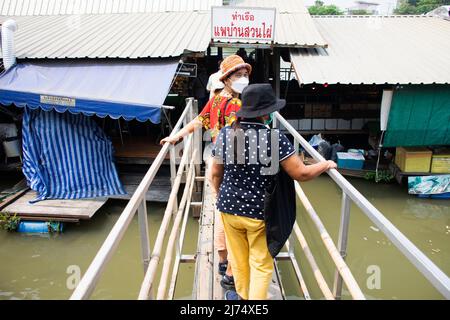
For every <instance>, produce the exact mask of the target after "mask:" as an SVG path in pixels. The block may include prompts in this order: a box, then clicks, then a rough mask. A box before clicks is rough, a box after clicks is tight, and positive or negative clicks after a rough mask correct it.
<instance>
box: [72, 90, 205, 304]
mask: <svg viewBox="0 0 450 320" xmlns="http://www.w3.org/2000/svg"><path fill="white" fill-rule="evenodd" d="M197 110H198V107H197V101H196V100H194V99H193V98H189V99H187V100H186V107H185V109H184V111H183V113H182V115H181V116H180V119H179V120H178V122H177V123H176V125H175V127H174V128H173V130H172V132H171V135H174V134H175V133H177V132H178V131H179V130H180V128H181V126H182V125H183V124H184V125H186V123H188V122H189V121H190V120H192V119H193V118H194V117H195V116H196V114H197ZM199 138H200V137H199V135H198V134H196V135H190V136H189V137H188V138H187V139H186V140H185V141H183V144H184V146H183V156H182V158H181V161H180V163H179V166H178V170H177V169H176V163H175V156H176V154H175V148H174V146H172V145H170V143H165V144H164V145H163V146H162V148H161V150H160V152H159V153H158V155H157V157H156V158H155V160H154V161H153V163H152V165H151V166H150V168H149V170H148V171H147V173H146V174H145V176H144V178H143V179H142V181H141V183H140V184H139V186H138V187H137V189H136V191H135V192H134V194H133V196H132V197H131V199H130V201H129V202H128V204H127V206H126V207H125V209H124V210H123V212H122V213H121V215H120V217H119V219H118V220H117V222H116V223H115V224H114V227H113V228H112V230H111V231H110V233H109V234H108V236H107V238H106V240H105V241H104V242H103V244H102V246H101V248H100V250H99V251H98V252H97V254H96V256H95V257H94V260H93V261H92V262H91V264H90V266H89V267H88V269H87V271H86V273H85V274H84V276H83V277H82V279H81V281H80V282H79V284H78V286H77V287H76V288H75V290H74V292H73V294H72V296H71V297H70V299H71V300H81V299H88V298H89V297H90V296H91V294H92V292H93V290H94V289H95V286H96V285H97V282H98V280H99V279H100V277H101V275H102V273H103V271H104V269H105V267H106V265H107V263H108V262H109V260H110V259H111V257H112V256H113V254H114V253H115V251H116V249H117V247H118V245H119V243H120V241H121V239H122V237H123V235H124V234H125V232H126V230H127V229H128V226H129V225H130V222H131V221H132V219H133V217H134V215H135V214H136V211H137V212H138V220H139V231H140V236H141V251H142V262H143V267H144V273H145V277H144V282H143V284H142V288H141V293H140V294H139V298H140V299H142V298H145V299H147V298H152V296H153V292H152V284H153V280H154V274H155V271H156V267H157V266H158V262H159V257H160V253H161V249H162V246H163V242H164V239H165V235H166V231H167V229H168V226H169V223H170V220H171V218H172V216H173V217H174V219H175V224H174V226H173V228H174V229H173V232H171V234H170V239H169V246H168V247H167V250H166V251H167V252H166V259H165V265H166V264H167V263H170V260H167V259H169V258H167V257H168V256H169V255H170V256H171V255H172V252H173V250H174V247H175V246H176V253H177V254H176V263H177V264H179V262H180V261H181V260H182V256H181V247H182V243H183V239H184V230H185V227H186V222H187V219H186V218H184V219H183V227H182V229H181V235H180V230H179V226H180V222H181V218H182V217H186V214H187V213H188V211H189V210H188V209H189V203H190V194H192V188H193V185H194V182H193V181H194V178H195V167H196V166H195V165H194V160H197V161H198V159H199V154H200V152H199V150H198V149H199V148H198V146H199V142H200V143H201V141H199V140H198V139H199ZM194 140H196V141H194ZM169 149H170V169H171V170H170V171H171V181H172V189H171V193H170V196H169V201H168V203H167V207H166V210H165V213H164V217H163V221H162V223H161V228H160V229H159V232H158V236H157V239H156V242H155V247H154V249H153V251H151V249H150V241H149V232H148V222H147V204H146V200H145V194H146V193H147V191H148V189H149V187H150V185H151V183H152V182H153V179H154V177H155V176H156V173H157V172H158V170H159V168H160V167H161V164H162V163H163V161H164V159H165V157H166V155H167V153H168V152H169ZM188 161H189V164H188ZM185 169H186V170H185ZM183 175H185V176H186V184H185V187H184V192H183V197H182V199H181V201H180V204H179V205H178V202H177V195H178V190H179V188H180V184H181V182H182V177H183ZM150 253H151V254H150ZM177 264H176V266H177ZM177 268H178V266H177ZM174 271H175V270H174ZM167 277H168V274H166V273H165V272H164V273H163V278H162V279H164V280H165V282H167ZM174 279H176V277H175V276H172V278H171V283H170V288H169V294H171V295H172V296H173V291H174V281H175V280H174ZM165 282H161V283H160V288H159V290H158V297H160V298H161V297H162V296H163V295H165V293H166V287H167V286H166V283H165Z"/></svg>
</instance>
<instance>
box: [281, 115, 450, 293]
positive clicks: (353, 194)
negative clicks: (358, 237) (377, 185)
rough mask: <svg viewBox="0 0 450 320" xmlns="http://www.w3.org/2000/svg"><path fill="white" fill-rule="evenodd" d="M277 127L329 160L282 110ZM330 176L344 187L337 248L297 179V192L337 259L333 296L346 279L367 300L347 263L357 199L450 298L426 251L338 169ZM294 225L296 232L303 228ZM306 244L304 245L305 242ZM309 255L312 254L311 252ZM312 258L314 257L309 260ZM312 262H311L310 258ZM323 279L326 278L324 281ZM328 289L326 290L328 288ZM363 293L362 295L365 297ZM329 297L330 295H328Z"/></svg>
mask: <svg viewBox="0 0 450 320" xmlns="http://www.w3.org/2000/svg"><path fill="white" fill-rule="evenodd" d="M273 121H274V127H276V126H277V123H278V122H279V123H280V124H281V125H282V126H283V127H284V128H285V129H287V131H288V132H289V133H290V134H291V135H292V136H293V137H294V144H295V146H296V150H298V144H300V145H301V146H302V147H303V148H304V149H305V150H306V152H308V153H309V154H310V155H311V156H312V157H313V158H314V159H315V160H316V161H325V159H324V158H323V157H322V156H321V155H320V154H319V153H318V152H317V151H316V150H315V149H314V148H313V147H312V146H311V145H310V144H309V143H308V142H307V141H306V140H305V139H304V138H303V137H302V136H301V135H300V134H299V133H298V132H297V131H296V130H295V129H294V128H293V127H292V126H291V125H290V124H289V122H287V121H286V119H284V118H283V117H282V116H281V115H280V114H279V113H278V112H276V113H275V117H274V120H273ZM327 173H328V175H329V176H330V177H331V178H332V179H333V180H334V182H335V183H336V184H337V185H338V186H339V188H340V189H341V190H342V203H341V221H340V227H339V238H338V246H337V248H336V247H335V245H334V243H333V241H332V239H331V237H330V236H329V235H328V233H327V231H326V230H325V227H324V226H323V224H322V222H321V221H320V219H319V216H318V215H317V214H316V212H315V211H314V208H313V207H312V205H311V203H310V202H309V201H308V199H307V198H306V196H305V194H304V192H303V191H302V189H301V187H300V185H299V184H298V183H297V182H296V186H295V188H296V192H297V195H298V197H299V198H300V200H301V202H302V204H303V206H304V207H305V209H306V211H307V213H308V214H309V216H310V217H311V218H312V220H313V222H314V224H315V225H316V227H317V229H318V230H319V232H320V235H321V238H322V241H323V242H324V244H325V246H326V247H327V250H328V252H329V253H330V255H331V257H332V259H333V262H334V263H335V265H336V271H335V277H334V283H333V296H334V297H335V298H338V299H339V298H340V297H341V292H342V282H343V281H344V282H345V283H346V285H347V288H348V289H349V291H350V294H351V295H352V296H353V298H357V299H364V295H362V292H361V290H360V289H359V287H357V284H356V281H355V279H354V278H353V276H352V275H351V273H350V270H349V269H348V267H347V266H346V264H345V262H344V259H345V256H346V254H347V239H348V231H349V221H350V204H351V201H353V202H354V203H355V204H356V205H357V206H358V207H359V208H360V209H361V210H362V212H363V213H364V214H365V215H366V216H367V217H368V218H369V219H370V220H371V221H372V222H373V223H374V224H375V225H376V226H377V227H378V228H379V229H380V231H381V232H383V234H384V235H386V237H387V238H388V239H389V240H390V241H391V242H392V243H393V244H394V245H395V246H396V247H397V248H398V249H399V250H400V252H401V253H403V255H405V256H406V258H408V260H409V261H410V262H411V263H412V264H413V265H414V267H415V268H416V269H417V270H419V271H420V272H421V273H422V274H423V275H424V276H425V278H427V279H428V281H429V282H430V283H431V284H432V285H433V286H434V287H435V288H436V289H437V290H438V291H439V292H440V293H441V294H442V295H443V296H444V297H445V298H446V299H450V279H449V277H448V276H447V275H446V274H445V273H444V272H443V271H442V270H441V269H439V267H437V266H436V265H435V264H434V263H433V262H432V261H431V260H430V259H429V258H428V257H427V256H426V255H425V254H424V253H423V252H422V251H420V250H419V249H418V248H417V247H416V246H415V245H414V244H413V243H412V242H411V241H410V240H409V239H408V238H407V237H405V236H404V235H403V234H402V233H401V232H400V231H399V230H398V229H397V228H396V227H395V226H394V225H393V224H392V223H391V222H390V221H389V220H388V219H386V217H385V216H384V215H383V214H382V213H381V212H380V211H378V209H377V208H375V207H374V206H373V205H372V204H371V203H370V202H369V201H368V200H367V199H366V198H365V197H364V196H363V195H362V194H361V193H360V192H359V191H358V190H357V189H356V188H355V187H353V186H352V185H351V184H350V182H348V181H347V180H346V179H345V178H344V177H343V176H342V175H341V174H340V173H339V172H338V171H337V170H335V169H332V170H328V171H327ZM297 227H298V225H297V226H296V227H295V228H294V231H296V232H295V233H298V232H297V231H300V230H299V229H297ZM302 247H303V245H302ZM307 256H308V255H307ZM309 260H310V259H309ZM310 262H311V261H310ZM321 281H322V280H321ZM325 291H326V289H325ZM361 295H362V296H361ZM326 296H327V295H326Z"/></svg>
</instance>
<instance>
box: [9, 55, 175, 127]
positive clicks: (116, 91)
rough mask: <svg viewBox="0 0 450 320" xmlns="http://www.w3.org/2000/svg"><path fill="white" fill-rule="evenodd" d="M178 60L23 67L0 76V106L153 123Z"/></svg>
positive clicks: (16, 67) (23, 65)
mask: <svg viewBox="0 0 450 320" xmlns="http://www.w3.org/2000/svg"><path fill="white" fill-rule="evenodd" d="M177 65H178V60H175V59H170V60H158V61H139V60H131V61H130V60H127V61H111V60H109V61H105V60H95V61H82V62H79V61H52V62H48V61H45V62H26V63H19V64H17V65H16V66H14V67H12V68H11V69H10V70H8V71H7V72H6V73H5V74H3V75H1V76H0V103H1V104H4V105H10V104H14V105H16V106H19V107H25V106H27V107H29V108H31V109H36V108H42V109H43V110H46V111H49V110H53V109H54V110H56V111H58V112H61V113H62V112H66V111H69V112H71V113H73V114H77V113H83V114H85V115H88V116H92V115H97V116H99V117H102V118H103V117H105V116H107V115H108V116H110V117H111V118H113V119H118V118H119V117H123V118H124V119H126V120H132V119H137V120H139V121H146V120H150V121H151V122H153V123H159V122H160V119H161V112H160V111H161V106H162V105H163V103H164V100H165V98H166V96H167V94H168V92H169V90H170V84H171V82H172V79H173V76H174V74H175V71H176V68H177Z"/></svg>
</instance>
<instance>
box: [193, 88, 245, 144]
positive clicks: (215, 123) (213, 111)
mask: <svg viewBox="0 0 450 320" xmlns="http://www.w3.org/2000/svg"><path fill="white" fill-rule="evenodd" d="M241 105H242V103H241V100H239V99H238V98H228V97H224V96H221V95H217V96H215V97H213V98H211V99H210V100H209V101H208V103H207V104H206V106H205V107H204V108H203V110H202V112H200V114H199V115H198V119H199V120H200V121H201V122H202V124H203V128H205V129H206V130H209V129H211V137H212V140H213V142H214V141H215V140H216V137H217V135H218V134H219V131H220V129H222V128H223V127H225V126H229V125H231V124H232V123H233V122H234V120H236V112H237V111H238V110H239V109H240V108H241Z"/></svg>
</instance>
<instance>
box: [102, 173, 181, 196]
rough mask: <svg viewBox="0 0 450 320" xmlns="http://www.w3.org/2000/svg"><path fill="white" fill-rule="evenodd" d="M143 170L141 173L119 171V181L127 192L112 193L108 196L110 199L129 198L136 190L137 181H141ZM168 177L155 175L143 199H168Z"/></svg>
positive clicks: (169, 188) (169, 186)
mask: <svg viewBox="0 0 450 320" xmlns="http://www.w3.org/2000/svg"><path fill="white" fill-rule="evenodd" d="M144 175H145V172H143V173H126V172H123V173H120V174H119V177H120V181H121V182H122V184H123V187H124V189H125V191H126V192H127V194H125V195H114V196H110V197H109V198H111V199H121V200H130V199H131V196H132V195H133V194H134V192H135V191H136V189H137V187H138V186H139V183H141V181H142V179H143V178H144ZM171 188H172V187H171V184H170V177H165V176H162V177H155V178H154V179H153V182H152V184H151V185H150V188H149V190H148V191H147V192H146V194H145V200H147V201H155V202H167V201H168V200H169V195H170V190H171Z"/></svg>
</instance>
